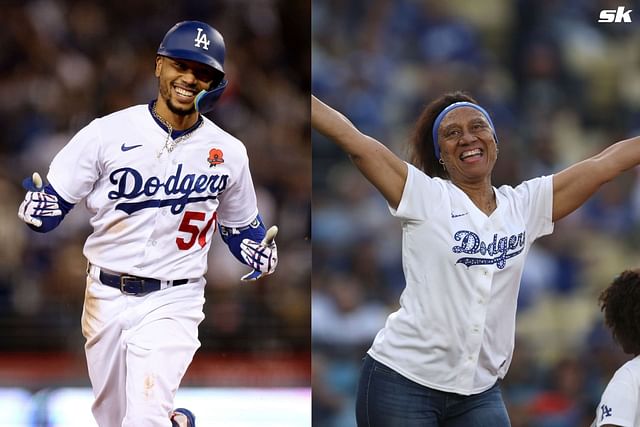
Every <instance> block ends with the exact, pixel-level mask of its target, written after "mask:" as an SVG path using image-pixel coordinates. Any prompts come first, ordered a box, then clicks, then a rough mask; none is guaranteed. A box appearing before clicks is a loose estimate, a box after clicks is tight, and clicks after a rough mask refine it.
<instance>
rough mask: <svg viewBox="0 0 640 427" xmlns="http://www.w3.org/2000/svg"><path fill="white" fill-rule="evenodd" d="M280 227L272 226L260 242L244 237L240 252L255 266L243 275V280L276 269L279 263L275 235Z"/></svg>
mask: <svg viewBox="0 0 640 427" xmlns="http://www.w3.org/2000/svg"><path fill="white" fill-rule="evenodd" d="M277 233H278V227H277V226H275V225H274V226H272V227H271V228H270V229H269V230H267V234H266V235H265V236H264V239H263V240H262V242H260V243H258V242H256V241H253V240H250V239H244V240H242V242H241V243H240V254H241V255H242V258H243V259H244V261H245V263H246V264H247V265H248V266H249V267H251V268H253V271H252V272H251V273H249V274H245V275H244V276H242V278H241V280H244V281H252V280H257V279H259V278H261V277H263V276H266V275H269V274H271V273H273V272H274V271H276V266H277V265H278V247H277V246H276V242H275V240H274V239H275V237H276V234H277Z"/></svg>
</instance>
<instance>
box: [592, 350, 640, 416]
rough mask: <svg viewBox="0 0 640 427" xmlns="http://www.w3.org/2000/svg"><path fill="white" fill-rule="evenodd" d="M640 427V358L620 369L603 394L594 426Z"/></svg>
mask: <svg viewBox="0 0 640 427" xmlns="http://www.w3.org/2000/svg"><path fill="white" fill-rule="evenodd" d="M607 424H611V425H615V426H625V427H627V426H628V427H640V356H636V357H635V358H634V359H631V360H630V361H628V362H627V363H625V364H624V365H622V366H621V367H620V369H618V370H617V371H616V373H615V374H614V375H613V378H612V379H611V381H609V384H608V385H607V388H606V389H605V390H604V393H602V398H601V400H600V404H599V405H598V407H597V408H596V420H595V422H594V424H593V425H595V426H598V427H600V426H604V425H607Z"/></svg>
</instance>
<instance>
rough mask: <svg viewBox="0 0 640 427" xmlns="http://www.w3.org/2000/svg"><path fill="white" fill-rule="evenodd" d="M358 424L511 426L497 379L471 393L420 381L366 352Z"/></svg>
mask: <svg viewBox="0 0 640 427" xmlns="http://www.w3.org/2000/svg"><path fill="white" fill-rule="evenodd" d="M356 419H357V421H358V427H509V426H510V425H511V423H510V422H509V416H508V415H507V409H506V408H505V406H504V402H503V400H502V393H501V392H500V387H499V385H498V383H496V384H495V385H494V386H493V387H491V388H490V389H489V390H487V391H484V392H482V393H479V394H473V395H471V396H463V395H460V394H455V393H447V392H444V391H438V390H434V389H432V388H429V387H425V386H422V385H420V384H417V383H415V382H413V381H411V380H409V379H407V378H406V377H404V376H402V375H400V374H399V373H397V372H396V371H394V370H393V369H391V368H389V367H387V366H385V365H383V364H382V363H380V362H377V361H375V360H374V359H373V358H371V357H370V356H369V355H367V356H365V358H364V362H363V364H362V372H361V374H360V381H359V384H358V395H357V400H356Z"/></svg>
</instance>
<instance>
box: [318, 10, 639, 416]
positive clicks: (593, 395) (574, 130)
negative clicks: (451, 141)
mask: <svg viewBox="0 0 640 427" xmlns="http://www.w3.org/2000/svg"><path fill="white" fill-rule="evenodd" d="M618 6H625V7H626V9H633V13H635V14H636V15H632V18H633V19H634V20H636V19H637V20H640V17H639V16H638V15H637V13H636V10H638V11H640V7H639V6H640V4H638V2H626V1H619V2H618V1H607V0H587V1H578V0H562V1H546V0H545V1H537V0H535V1H534V0H514V1H510V0H484V1H481V2H479V1H466V0H450V1H446V2H444V1H439V0H375V1H370V0H352V1H349V2H344V1H341V0H314V1H313V2H312V92H313V93H314V94H315V95H317V96H318V97H319V98H321V99H323V100H325V101H326V102H327V103H328V104H330V105H332V106H334V107H335V108H337V109H338V110H340V111H341V112H343V113H344V114H345V115H346V116H347V117H349V118H350V119H351V120H352V121H353V122H354V123H355V124H356V126H358V127H359V128H360V129H361V130H362V131H364V132H365V133H368V134H370V135H372V136H374V137H375V138H377V139H378V140H380V141H382V142H384V143H386V144H387V145H388V146H389V147H390V148H391V149H392V150H393V151H394V152H396V153H397V154H399V155H401V156H402V157H405V154H406V151H405V147H406V141H407V140H408V138H409V135H410V132H411V131H412V128H413V123H414V122H415V120H416V119H417V117H418V115H419V113H420V111H421V110H422V108H423V107H424V106H425V105H426V104H427V103H428V102H430V101H431V100H432V99H434V98H435V97H437V96H439V95H440V94H441V93H443V92H446V91H451V90H457V89H462V90H467V91H469V92H470V93H471V94H472V95H474V96H475V97H476V98H477V99H478V100H479V101H480V104H482V105H483V106H485V108H487V109H488V110H489V112H490V113H491V114H492V116H493V121H494V123H495V124H496V126H497V135H498V138H499V141H500V153H499V157H498V162H497V165H496V169H495V171H494V181H493V184H494V185H495V186H499V185H502V184H509V185H516V184H518V183H520V182H521V181H523V180H525V179H529V178H533V177H535V176H540V175H546V174H552V173H554V172H556V171H559V170H561V169H563V168H564V167H566V166H567V165H569V164H572V163H574V162H576V161H579V160H582V159H584V158H586V157H588V156H590V155H592V154H595V153H597V152H599V151H600V150H602V149H603V148H604V147H606V146H608V145H610V144H612V143H613V142H615V141H618V140H621V139H625V138H627V137H631V136H635V135H638V133H639V132H640V27H639V26H638V24H637V23H636V22H632V23H626V24H598V22H597V21H598V16H599V12H600V10H602V9H616V8H617V7H618ZM312 139H313V227H312V228H313V238H314V242H313V265H314V268H313V277H312V339H313V418H314V419H313V425H314V426H318V427H321V426H322V427H343V426H344V427H349V426H353V425H355V421H354V414H353V404H354V402H353V400H354V391H355V384H356V380H357V375H358V370H359V367H360V362H361V358H362V356H363V355H364V352H365V351H366V349H367V348H368V347H369V345H370V344H371V342H372V339H373V337H374V335H375V333H376V332H377V331H378V330H379V329H380V328H381V327H382V326H383V324H384V319H385V318H386V315H387V314H388V313H389V312H390V311H393V310H395V309H396V307H397V304H398V297H399V294H400V292H401V291H402V288H403V285H404V278H403V274H402V264H401V258H400V256H401V255H400V226H399V223H398V222H397V221H396V220H395V219H394V218H392V217H391V215H390V214H389V212H388V209H387V206H386V203H385V202H384V200H383V198H382V197H381V196H380V195H379V194H378V193H377V191H376V190H375V189H374V188H373V186H371V185H370V184H369V183H367V182H366V181H365V179H364V178H363V177H362V176H361V175H360V174H359V173H358V172H357V169H356V168H355V167H354V166H353V165H351V164H350V163H349V160H348V158H347V156H346V155H344V154H343V153H342V152H341V151H340V150H339V149H337V148H336V147H335V146H333V145H332V144H331V143H330V142H328V141H327V140H325V139H323V138H321V137H320V136H319V135H318V134H315V133H314V134H313V135H312ZM405 158H406V157H405ZM638 179H639V176H638V171H637V170H632V171H629V172H628V173H626V174H624V175H623V176H622V177H620V178H618V179H616V180H615V181H613V182H610V183H608V184H607V185H606V186H605V187H603V188H602V189H601V190H600V191H599V192H598V193H597V195H596V196H595V197H594V198H593V199H592V200H590V201H589V202H588V203H587V204H586V205H585V206H584V207H582V208H581V209H580V210H579V211H576V212H575V213H573V214H572V215H570V216H569V217H567V218H565V219H563V220H562V221H560V222H558V223H557V224H556V226H555V232H554V233H553V234H552V235H551V236H547V237H545V238H543V239H541V240H540V241H538V242H537V243H536V244H535V245H534V247H533V249H532V251H531V253H530V254H529V257H528V261H527V266H526V268H525V273H524V277H523V280H522V286H521V291H520V297H519V311H518V321H517V322H518V324H517V337H516V353H515V355H514V358H513V362H512V366H511V369H510V372H509V373H508V374H507V376H506V378H505V380H504V382H503V393H504V397H505V400H506V402H507V405H508V410H509V413H510V416H511V421H512V425H513V426H514V427H543V426H544V427H574V426H587V425H589V424H590V423H591V421H592V420H593V418H594V416H595V407H596V405H597V404H598V402H599V398H600V394H601V393H602V391H603V390H604V387H605V385H606V383H607V382H608V381H609V379H610V378H611V376H612V374H613V372H614V371H615V369H617V368H618V367H619V366H620V365H621V364H622V363H623V362H624V361H626V360H628V359H630V358H631V356H628V355H624V354H622V353H621V351H620V350H618V348H617V346H616V345H615V344H614V343H613V341H612V339H611V338H610V335H609V332H608V330H606V329H605V328H604V326H603V324H602V315H601V313H600V311H599V308H598V305H597V297H598V295H599V293H600V291H601V290H602V289H604V288H605V287H606V286H607V285H608V284H609V283H610V282H611V281H612V280H613V278H614V277H615V276H616V275H617V274H618V273H619V272H620V271H622V270H624V269H626V268H631V267H638V266H639V264H640V233H639V231H640V227H639V226H640V221H639V220H640V185H639V182H638ZM425 244H428V242H425Z"/></svg>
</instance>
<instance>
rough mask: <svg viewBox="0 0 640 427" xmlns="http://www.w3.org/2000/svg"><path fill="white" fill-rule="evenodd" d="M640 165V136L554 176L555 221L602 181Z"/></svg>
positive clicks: (607, 149) (588, 195)
mask: <svg viewBox="0 0 640 427" xmlns="http://www.w3.org/2000/svg"><path fill="white" fill-rule="evenodd" d="M638 164H640V137H636V138H631V139H626V140H624V141H620V142H617V143H615V144H613V145H611V146H610V147H608V148H606V149H605V150H603V151H602V152H601V153H599V154H597V155H595V156H593V157H591V158H589V159H586V160H583V161H581V162H578V163H576V164H575V165H572V166H569V167H568V168H566V169H565V170H563V171H562V172H559V173H557V174H555V175H554V176H553V221H557V220H559V219H560V218H563V217H565V216H567V215H569V214H570V213H571V212H573V211H574V210H576V209H578V208H579V207H580V206H581V205H582V204H583V203H584V202H586V201H587V199H588V198H589V197H591V196H592V195H593V193H595V192H596V191H597V190H598V189H599V188H600V187H601V186H602V185H603V184H605V183H606V182H608V181H611V180H612V179H614V178H615V177H617V176H618V175H620V174H621V173H622V172H624V171H626V170H628V169H631V168H632V167H634V166H636V165H638Z"/></svg>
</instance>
